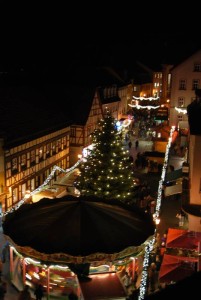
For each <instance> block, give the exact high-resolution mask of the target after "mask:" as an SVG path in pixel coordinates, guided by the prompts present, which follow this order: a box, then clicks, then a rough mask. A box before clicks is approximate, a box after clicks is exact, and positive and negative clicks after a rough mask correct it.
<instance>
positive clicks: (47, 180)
mask: <svg viewBox="0 0 201 300" xmlns="http://www.w3.org/2000/svg"><path fill="white" fill-rule="evenodd" d="M81 162H82V158H81V159H80V160H78V161H77V162H76V163H75V164H74V166H72V167H71V168H69V169H66V170H64V169H62V168H60V167H58V166H54V167H53V169H52V172H51V173H50V175H49V176H48V177H47V179H46V180H45V181H44V182H43V184H42V185H40V186H39V187H38V188H37V189H35V190H34V191H32V192H30V194H29V195H28V197H27V195H26V196H25V197H24V198H23V199H21V200H20V201H19V202H18V203H17V204H16V205H14V206H13V207H12V208H11V209H8V210H7V211H6V212H1V213H0V216H1V217H3V216H5V215H7V214H8V213H12V212H13V211H15V210H17V209H18V208H19V207H20V206H21V205H22V204H23V203H25V202H26V201H27V199H29V198H30V197H31V196H32V195H34V194H36V193H38V192H41V191H42V190H43V189H44V187H45V186H46V185H47V184H48V183H49V182H50V180H51V179H52V178H53V177H54V174H55V172H56V171H60V172H62V173H67V177H68V176H70V175H71V174H72V172H73V171H74V170H75V168H77V166H78V165H79V164H80V163H81Z"/></svg>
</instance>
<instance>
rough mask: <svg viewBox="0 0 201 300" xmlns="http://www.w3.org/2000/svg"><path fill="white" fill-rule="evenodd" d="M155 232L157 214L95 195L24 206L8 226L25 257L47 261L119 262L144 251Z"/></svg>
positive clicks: (10, 236) (7, 221) (12, 215)
mask: <svg viewBox="0 0 201 300" xmlns="http://www.w3.org/2000/svg"><path fill="white" fill-rule="evenodd" d="M154 231H155V225H154V223H153V220H152V218H151V216H149V215H148V214H146V213H145V212H144V211H142V210H141V209H140V208H138V207H136V206H130V205H126V204H123V203H122V202H120V201H116V200H110V201H108V200H107V201H102V200H100V199H99V198H96V197H89V196H80V197H75V196H71V195H68V196H65V197H63V198H55V199H49V198H43V199H41V200H40V201H39V202H36V203H33V204H23V205H21V206H20V207H19V208H18V209H17V210H14V211H13V212H11V213H9V214H7V215H6V216H5V220H4V222H3V232H4V234H5V235H6V236H7V237H8V239H9V240H10V241H11V243H12V244H13V245H14V246H15V247H16V248H17V250H18V251H19V252H20V253H24V254H26V255H29V256H30V257H36V258H39V259H41V260H45V261H48V260H50V261H65V262H66V261H69V262H73V261H74V262H75V261H79V262H82V261H92V260H93V261H95V260H101V259H103V258H108V259H111V260H115V259H119V258H120V257H126V256H128V255H131V254H133V253H135V252H139V251H140V250H141V245H142V244H143V243H145V241H146V240H147V239H149V238H150V236H152V235H153V234H154Z"/></svg>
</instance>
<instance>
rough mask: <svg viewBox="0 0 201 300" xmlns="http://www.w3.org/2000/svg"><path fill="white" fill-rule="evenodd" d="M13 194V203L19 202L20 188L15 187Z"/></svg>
mask: <svg viewBox="0 0 201 300" xmlns="http://www.w3.org/2000/svg"><path fill="white" fill-rule="evenodd" d="M12 192H13V193H12V196H13V203H17V202H18V189H17V188H14V189H13V191H12Z"/></svg>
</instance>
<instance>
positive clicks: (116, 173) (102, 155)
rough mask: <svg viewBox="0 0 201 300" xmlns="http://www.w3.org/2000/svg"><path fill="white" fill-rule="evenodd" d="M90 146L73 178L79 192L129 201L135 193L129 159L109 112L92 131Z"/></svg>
mask: <svg viewBox="0 0 201 300" xmlns="http://www.w3.org/2000/svg"><path fill="white" fill-rule="evenodd" d="M92 143H93V145H94V147H93V149H91V150H90V151H89V155H88V156H87V158H86V160H85V161H83V162H82V163H81V164H80V167H79V169H80V174H79V176H78V177H77V180H76V182H75V186H76V188H77V189H78V190H79V191H80V193H81V194H82V195H96V196H100V197H101V198H105V199H120V200H121V201H129V200H132V199H133V196H134V187H135V186H134V181H133V175H132V163H131V162H130V161H129V151H128V150H127V151H126V150H125V148H124V147H123V144H122V137H121V132H119V131H118V129H117V127H116V124H115V119H114V118H113V117H112V115H111V114H110V113H109V112H108V113H107V114H106V116H105V117H104V119H102V120H100V122H99V124H98V129H96V130H95V131H94V132H93V134H92Z"/></svg>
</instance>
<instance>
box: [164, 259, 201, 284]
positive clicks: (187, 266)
mask: <svg viewBox="0 0 201 300" xmlns="http://www.w3.org/2000/svg"><path fill="white" fill-rule="evenodd" d="M197 261H198V259H197V258H195V257H183V256H178V255H170V254H164V256H163V260H162V264H161V267H160V271H159V282H160V283H170V282H178V281H180V280H182V279H184V278H186V277H189V276H191V275H192V274H194V273H195V272H196V264H195V263H196V262H197Z"/></svg>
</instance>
